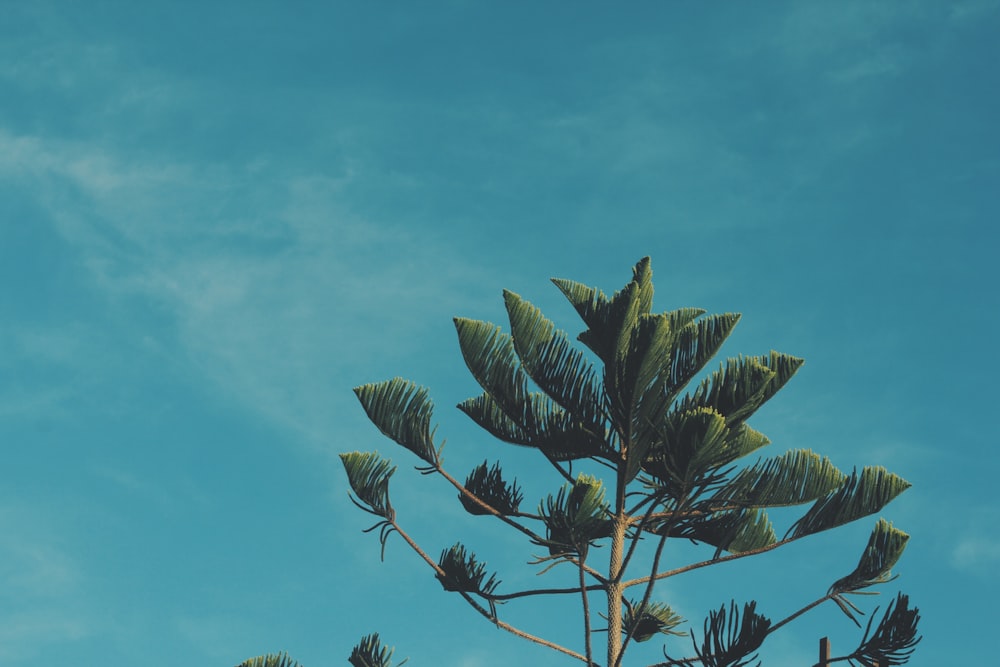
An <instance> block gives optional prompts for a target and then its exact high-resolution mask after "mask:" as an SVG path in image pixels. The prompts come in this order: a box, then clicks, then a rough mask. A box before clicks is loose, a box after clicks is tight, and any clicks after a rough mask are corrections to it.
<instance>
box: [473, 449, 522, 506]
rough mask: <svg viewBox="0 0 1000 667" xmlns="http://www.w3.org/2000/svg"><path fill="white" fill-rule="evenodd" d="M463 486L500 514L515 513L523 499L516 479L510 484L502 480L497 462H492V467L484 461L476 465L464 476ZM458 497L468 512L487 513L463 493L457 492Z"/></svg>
mask: <svg viewBox="0 0 1000 667" xmlns="http://www.w3.org/2000/svg"><path fill="white" fill-rule="evenodd" d="M465 488H466V490H468V491H469V492H470V493H471V494H472V495H474V496H476V497H477V498H479V499H480V500H482V501H483V502H484V503H486V504H487V505H489V506H490V507H492V508H493V509H495V510H496V511H498V512H500V513H501V514H506V515H510V514H515V513H516V512H517V510H518V508H519V507H520V505H521V501H522V500H524V494H523V493H521V489H520V488H519V487H518V485H517V480H515V481H513V482H511V483H510V484H507V483H506V482H505V481H504V479H503V474H502V472H501V470H500V464H499V463H495V464H493V467H492V468H490V467H488V465H487V463H486V461H483V462H482V463H481V464H480V465H478V466H476V467H475V468H474V469H473V470H472V472H470V473H469V476H468V477H466V478H465ZM458 499H459V500H461V501H462V506H463V507H465V511H466V512H468V513H469V514H487V512H486V510H484V509H483V508H482V507H480V506H479V505H477V504H476V503H474V502H472V501H471V500H470V499H469V498H468V497H466V496H465V494H462V493H460V494H458Z"/></svg>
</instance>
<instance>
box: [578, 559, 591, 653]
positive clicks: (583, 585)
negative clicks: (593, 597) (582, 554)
mask: <svg viewBox="0 0 1000 667" xmlns="http://www.w3.org/2000/svg"><path fill="white" fill-rule="evenodd" d="M579 564H580V568H579V570H578V571H579V573H580V596H581V597H582V598H583V639H584V645H585V646H586V652H587V665H588V667H589V666H590V665H592V664H594V651H593V648H592V647H591V644H590V601H589V600H588V599H587V581H586V579H585V578H584V569H583V559H582V558H581V559H580V563H579Z"/></svg>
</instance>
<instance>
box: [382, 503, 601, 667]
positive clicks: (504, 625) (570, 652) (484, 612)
mask: <svg viewBox="0 0 1000 667" xmlns="http://www.w3.org/2000/svg"><path fill="white" fill-rule="evenodd" d="M392 527H393V528H395V529H396V532H397V533H399V534H400V536H401V537H402V538H403V539H404V540H405V541H406V543H407V544H409V545H410V548H412V549H413V550H414V551H416V552H417V554H418V555H419V556H420V557H421V558H423V559H424V561H425V562H426V563H427V564H428V565H430V566H431V568H432V569H433V570H434V572H436V573H437V574H438V575H440V576H441V577H444V576H445V573H444V570H442V569H441V566H440V565H438V564H437V563H435V562H434V560H433V559H432V558H431V557H430V556H428V555H427V554H426V553H425V552H424V550H423V549H421V548H420V546H419V545H418V544H417V543H416V542H414V541H413V539H412V538H411V537H410V536H409V535H407V534H406V532H405V531H404V530H403V529H402V528H400V527H399V524H397V523H396V522H395V521H393V522H392ZM457 593H458V594H459V595H461V596H462V597H463V598H464V599H465V601H466V602H468V603H469V605H471V606H472V608H473V609H475V610H476V611H478V612H479V613H480V615H482V616H483V617H484V618H486V619H488V620H489V621H490V622H491V623H493V624H494V625H496V626H497V627H498V628H501V629H503V630H506V631H507V632H509V633H511V634H512V635H516V636H518V637H521V638H522V639H527V640H528V641H530V642H534V643H535V644H541V645H542V646H546V647H548V648H550V649H552V650H554V651H559V652H560V653H564V654H566V655H568V656H570V657H573V658H576V659H577V660H580V661H581V662H584V663H587V665H588V667H589V666H590V665H592V664H593V663H592V662H591V661H589V660H587V658H586V656H582V655H580V654H579V653H577V652H576V651H573V650H571V649H568V648H566V647H565V646H560V645H559V644H556V643H555V642H550V641H549V640H547V639H542V638H541V637H536V636H535V635H532V634H529V633H527V632H525V631H524V630H520V629H518V628H515V627H514V626H513V625H510V624H509V623H504V622H503V621H501V620H500V619H499V618H497V617H496V616H495V615H493V614H491V613H490V612H489V611H488V610H486V609H485V608H484V607H483V606H482V605H480V604H479V603H478V602H476V601H475V600H474V599H473V598H472V596H471V595H469V594H468V593H466V592H465V591H457Z"/></svg>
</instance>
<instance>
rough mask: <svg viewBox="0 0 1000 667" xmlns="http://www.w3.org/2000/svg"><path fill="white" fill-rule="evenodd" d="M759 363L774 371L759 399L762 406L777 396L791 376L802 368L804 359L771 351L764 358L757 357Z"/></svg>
mask: <svg viewBox="0 0 1000 667" xmlns="http://www.w3.org/2000/svg"><path fill="white" fill-rule="evenodd" d="M759 359H760V361H761V363H763V364H764V365H765V366H767V367H768V368H769V369H771V370H772V371H774V377H773V378H772V379H771V381H770V382H768V383H767V387H765V389H764V395H763V396H762V397H761V399H760V404H761V405H763V404H764V403H767V402H768V401H769V400H771V397H772V396H774V395H775V394H777V393H778V392H779V391H780V390H781V388H782V387H784V386H785V385H786V384H788V381H789V380H791V379H792V376H793V375H795V373H796V372H797V371H798V370H799V368H801V367H802V364H804V363H805V359H800V358H799V357H793V356H791V355H788V354H781V353H780V352H775V351H774V350H771V353H770V354H769V355H768V356H766V357H759Z"/></svg>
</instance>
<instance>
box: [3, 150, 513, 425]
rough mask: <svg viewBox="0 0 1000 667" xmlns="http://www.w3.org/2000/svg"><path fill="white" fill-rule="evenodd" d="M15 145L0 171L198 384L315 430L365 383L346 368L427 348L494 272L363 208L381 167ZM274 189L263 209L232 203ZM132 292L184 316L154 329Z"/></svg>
mask: <svg viewBox="0 0 1000 667" xmlns="http://www.w3.org/2000/svg"><path fill="white" fill-rule="evenodd" d="M0 156H5V157H0V177H5V178H8V179H13V180H17V181H18V182H19V183H20V184H21V185H22V186H24V187H25V188H27V189H29V191H34V192H35V193H36V199H37V201H38V203H39V204H40V205H42V206H45V207H47V210H48V212H49V214H50V215H51V219H52V221H53V222H54V224H55V225H56V226H57V228H58V230H59V232H60V233H61V234H62V236H63V237H64V239H65V240H66V242H67V243H68V244H70V245H71V246H72V247H74V248H75V249H76V250H77V252H79V253H80V257H81V263H82V264H83V265H84V266H86V267H88V268H89V270H90V272H91V275H92V277H93V280H94V285H95V286H96V287H97V288H98V289H100V290H101V291H102V292H103V294H104V295H105V296H106V298H107V299H109V300H110V301H111V302H112V303H118V304H120V306H121V308H123V309H124V310H123V311H122V312H123V316H124V317H125V320H126V321H127V322H128V324H129V326H133V327H135V329H136V331H131V332H130V335H140V336H143V337H144V338H145V339H148V342H149V345H150V346H151V347H152V348H156V349H161V350H162V349H167V348H170V347H171V345H173V346H176V345H180V347H179V348H177V350H178V351H177V352H175V353H174V356H175V357H176V356H177V354H179V355H180V361H182V362H183V363H186V364H188V365H189V366H191V367H193V368H195V369H197V372H198V373H199V374H200V377H193V378H192V382H196V383H198V384H202V383H203V380H204V379H205V378H207V379H209V380H210V381H211V382H212V383H213V384H215V386H217V387H218V389H219V391H220V392H221V393H222V394H223V395H225V396H230V397H234V398H236V399H237V400H239V401H241V402H243V403H245V404H246V405H247V406H248V407H250V408H251V409H252V410H254V411H255V412H258V413H259V414H263V415H265V416H267V417H269V418H271V419H274V420H275V421H276V422H277V423H279V424H282V425H284V426H286V427H289V428H291V429H293V430H294V431H296V432H298V433H299V434H300V435H302V436H305V438H306V439H307V440H311V441H314V442H318V441H321V440H325V439H326V438H328V437H329V436H330V433H331V432H332V431H333V430H334V426H335V425H336V424H337V423H338V421H339V420H338V416H337V415H336V414H335V411H336V406H337V405H338V403H341V402H342V401H343V400H344V397H345V396H349V391H348V389H349V387H348V386H345V385H337V386H336V387H335V386H333V382H334V381H335V380H334V378H337V377H341V378H342V377H343V374H344V373H345V372H350V373H352V374H353V373H360V368H361V365H362V364H366V363H371V362H373V361H376V360H377V359H379V358H382V359H385V358H386V357H387V355H386V354H385V353H386V352H388V353H389V356H395V357H396V358H399V357H400V356H402V355H406V354H407V353H416V349H415V348H413V347H412V346H413V345H414V343H408V340H409V338H408V337H407V336H406V335H401V334H404V333H405V332H406V331H407V330H408V329H409V330H416V329H419V328H420V327H422V326H427V325H428V322H429V321H432V320H434V321H439V322H447V321H449V319H450V317H451V316H452V315H453V314H454V312H456V311H457V310H459V309H460V308H459V307H458V305H457V303H458V302H459V301H461V300H462V299H463V298H464V297H463V294H464V293H465V292H468V291H469V290H470V289H475V288H470V287H469V286H468V285H469V283H468V281H469V279H470V278H472V277H474V276H476V275H481V274H482V272H483V269H482V268H481V267H475V266H471V265H469V264H468V263H467V262H466V261H464V260H463V259H462V258H461V257H458V256H455V255H454V254H453V251H452V250H451V249H450V248H449V247H447V246H446V245H442V244H441V243H437V244H430V243H428V242H427V241H426V240H425V239H423V238H421V234H420V231H419V230H410V229H404V228H401V227H399V226H396V225H392V224H388V223H385V222H383V221H372V220H368V219H366V218H364V217H362V216H361V215H360V214H358V213H357V212H356V211H355V210H353V208H352V206H351V193H352V188H354V187H355V186H356V185H357V181H358V179H363V178H369V179H370V178H376V177H377V175H375V174H364V173H357V172H355V171H351V170H345V171H344V172H343V173H332V174H327V173H304V174H303V173H292V172H281V171H280V169H279V168H278V167H276V166H269V165H267V164H262V163H261V162H259V161H255V162H254V163H253V164H248V165H242V166H241V165H214V166H212V165H209V166H205V167H202V166H195V165H193V164H185V163H179V162H171V161H170V160H169V159H156V158H150V159H137V158H134V157H129V156H126V155H123V154H115V153H113V152H111V151H109V150H107V149H106V148H105V147H102V146H100V145H93V144H88V143H83V142H61V141H55V140H51V139H45V138H40V137H24V136H13V135H11V134H9V133H3V132H0ZM261 189H268V190H269V194H268V196H267V197H264V198H261V199H260V200H259V203H260V206H259V207H258V208H257V210H254V211H252V217H244V215H243V214H244V213H246V212H245V211H240V210H239V207H238V206H237V207H236V208H234V209H233V210H227V209H226V207H225V206H223V205H220V203H219V202H225V201H237V202H238V201H240V200H242V199H250V198H253V197H255V196H257V194H256V193H257V192H258V191H259V190H261ZM496 284H498V283H496ZM132 304H141V305H142V306H144V307H149V306H150V305H151V304H152V305H155V307H156V308H158V309H159V310H160V311H161V312H164V313H167V314H168V315H169V317H170V320H171V321H172V322H173V324H174V327H175V328H174V329H173V330H172V331H168V332H164V331H161V330H159V329H148V328H144V327H145V325H144V324H143V323H142V322H141V321H139V320H136V318H135V315H134V312H135V311H134V310H133V309H132V308H131V307H130V306H132ZM418 316H419V317H418ZM50 333H51V332H50ZM54 335H55V334H53V335H52V336H50V335H43V336H40V337H38V338H37V341H36V344H37V345H42V343H43V341H45V340H54V339H53V336H54ZM171 336H175V337H176V339H175V340H171ZM57 342H58V341H57ZM69 342H72V340H70V341H69ZM109 344H110V343H109ZM177 360H178V359H174V361H177ZM368 379H371V377H370V375H367V374H366V375H365V376H364V377H361V376H360V375H359V377H358V378H352V379H351V380H344V379H341V380H337V381H339V382H344V381H346V382H351V381H353V380H368Z"/></svg>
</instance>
